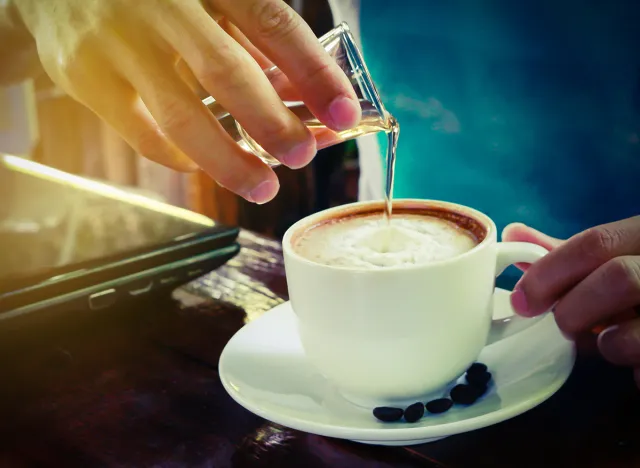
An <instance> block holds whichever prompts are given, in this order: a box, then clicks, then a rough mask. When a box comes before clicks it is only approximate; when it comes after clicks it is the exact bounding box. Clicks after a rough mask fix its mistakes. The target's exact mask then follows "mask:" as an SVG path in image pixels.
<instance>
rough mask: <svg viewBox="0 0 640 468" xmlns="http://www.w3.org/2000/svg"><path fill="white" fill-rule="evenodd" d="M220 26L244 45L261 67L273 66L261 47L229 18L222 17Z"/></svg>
mask: <svg viewBox="0 0 640 468" xmlns="http://www.w3.org/2000/svg"><path fill="white" fill-rule="evenodd" d="M218 24H219V25H220V27H221V28H222V29H223V30H224V31H225V32H226V33H227V34H228V35H229V36H231V37H232V38H233V39H235V41H236V42H237V43H238V44H240V45H241V46H242V48H243V49H244V50H246V51H247V52H249V55H251V56H252V57H253V59H254V60H255V61H256V62H257V63H258V65H259V66H260V68H262V69H263V70H266V69H268V68H271V67H273V62H272V61H271V60H269V59H268V58H267V56H266V55H264V54H263V53H262V52H260V49H258V48H257V47H256V46H254V45H253V43H252V42H251V41H250V40H249V38H248V37H247V36H245V35H244V33H243V32H242V31H240V29H238V28H237V27H236V26H235V25H234V24H233V23H232V22H231V21H229V19H228V18H224V17H223V18H221V19H220V21H218Z"/></svg>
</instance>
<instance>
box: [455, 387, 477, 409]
mask: <svg viewBox="0 0 640 468" xmlns="http://www.w3.org/2000/svg"><path fill="white" fill-rule="evenodd" d="M449 395H450V396H451V399H452V400H453V401H454V402H455V403H459V404H461V405H470V404H472V403H475V401H476V400H477V399H478V398H479V397H480V395H478V390H477V389H476V388H474V387H472V386H471V385H466V384H458V385H456V386H455V387H453V388H452V389H451V392H450V394H449Z"/></svg>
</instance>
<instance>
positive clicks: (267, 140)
mask: <svg viewBox="0 0 640 468" xmlns="http://www.w3.org/2000/svg"><path fill="white" fill-rule="evenodd" d="M168 4H169V3H167V4H163V5H168ZM163 8H167V7H166V6H164V7H163ZM163 19H164V21H163V22H160V21H157V22H153V27H154V28H155V30H156V31H157V33H158V34H159V35H160V36H161V37H163V38H164V39H165V40H166V41H167V42H168V43H169V44H170V45H171V46H172V47H173V48H174V49H175V50H176V51H177V52H178V53H179V54H180V55H181V56H182V57H183V59H184V60H185V61H186V62H187V63H188V65H189V67H190V68H191V70H192V71H193V73H194V75H195V76H196V77H197V78H198V81H199V82H200V83H201V84H202V86H203V87H204V88H205V89H206V90H207V92H208V93H210V94H211V96H213V97H214V98H215V99H216V101H217V102H218V103H220V104H221V105H222V106H223V107H224V108H225V109H226V110H227V111H229V112H230V113H231V115H233V117H234V118H235V119H236V120H237V121H238V122H239V123H240V125H242V127H243V128H244V129H245V130H246V131H247V132H248V133H249V134H250V135H251V136H252V137H253V138H254V139H255V140H256V141H257V142H258V143H259V144H260V145H261V146H262V147H263V148H264V149H265V150H266V151H267V152H268V153H269V154H271V155H273V156H274V157H275V158H277V159H278V160H280V161H281V162H283V163H284V164H286V165H287V166H289V167H291V168H299V167H302V166H305V165H306V164H308V163H309V162H310V161H311V159H313V157H314V156H315V154H316V145H315V140H314V139H313V137H312V135H311V132H309V130H308V129H307V128H306V127H305V126H304V124H303V123H302V122H301V121H300V119H298V118H297V117H296V116H295V115H294V114H293V112H291V111H290V110H289V109H288V108H287V107H286V106H285V104H284V103H283V102H282V99H280V97H279V96H278V94H277V93H276V91H275V90H274V89H273V87H272V86H271V85H270V83H269V80H268V79H267V77H266V76H265V74H264V73H263V71H262V69H261V68H260V66H259V65H258V64H257V63H256V62H255V60H253V59H252V58H251V56H250V55H249V54H248V53H247V52H246V51H245V50H244V49H243V48H242V47H241V46H240V45H239V44H238V43H237V42H236V41H234V40H233V39H232V38H231V37H229V35H228V34H227V33H225V32H224V31H223V30H222V28H220V26H218V24H217V23H216V22H215V21H213V20H212V19H211V17H209V15H208V14H207V13H206V11H205V10H204V9H203V8H202V6H201V5H200V4H198V3H188V2H187V3H184V4H183V5H182V6H181V7H175V8H173V9H172V10H171V11H170V12H169V13H168V14H166V15H164V16H163Z"/></svg>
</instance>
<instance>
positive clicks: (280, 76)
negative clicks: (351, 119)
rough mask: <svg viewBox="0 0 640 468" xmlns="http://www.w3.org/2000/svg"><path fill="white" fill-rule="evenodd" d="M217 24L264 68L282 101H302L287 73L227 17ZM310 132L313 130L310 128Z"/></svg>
mask: <svg viewBox="0 0 640 468" xmlns="http://www.w3.org/2000/svg"><path fill="white" fill-rule="evenodd" d="M218 24H219V25H220V27H222V28H223V29H224V30H225V31H226V32H227V34H229V35H230V36H231V37H232V38H234V39H235V40H236V42H237V43H238V44H240V45H241V46H242V47H243V48H244V49H245V50H246V51H247V52H248V53H249V54H250V55H251V56H252V57H253V59H254V60H255V61H256V62H258V65H260V67H261V68H262V69H263V70H264V72H265V74H266V76H267V79H268V80H269V82H271V86H273V88H274V89H275V90H276V92H277V93H278V96H280V99H282V100H283V101H302V100H303V99H302V95H301V94H300V92H299V91H298V90H297V89H296V88H295V87H294V86H293V84H292V83H291V81H290V80H289V78H288V77H287V75H285V74H284V73H283V72H282V70H280V69H279V68H276V67H275V66H274V64H273V62H271V60H269V59H268V58H267V57H266V56H265V55H264V54H263V53H262V52H260V50H259V49H258V48H257V47H256V46H254V45H253V43H252V42H251V41H250V40H249V39H248V38H247V36H245V35H244V33H243V32H242V31H240V29H238V28H237V27H236V26H235V25H234V24H233V23H231V22H230V21H229V20H228V19H227V18H223V19H221V20H220V21H219V22H218ZM312 133H314V132H313V130H312Z"/></svg>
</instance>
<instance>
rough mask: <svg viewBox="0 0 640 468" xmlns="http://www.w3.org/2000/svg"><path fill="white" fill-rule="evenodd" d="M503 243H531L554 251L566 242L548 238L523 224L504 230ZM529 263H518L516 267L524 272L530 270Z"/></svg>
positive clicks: (515, 224) (507, 227)
mask: <svg viewBox="0 0 640 468" xmlns="http://www.w3.org/2000/svg"><path fill="white" fill-rule="evenodd" d="M502 241H503V242H529V243H531V244H536V245H540V246H542V247H544V248H545V249H547V250H553V249H555V248H556V247H559V246H560V245H561V244H562V243H563V242H564V241H562V240H560V239H556V238H555V237H551V236H548V235H546V234H544V233H542V232H540V231H538V230H536V229H533V228H531V227H529V226H526V225H524V224H522V223H512V224H509V225H508V226H506V227H505V228H504V229H503V230H502ZM529 265H530V264H529V263H517V264H516V266H517V267H518V268H520V269H521V270H522V271H526V270H527V269H528V268H529Z"/></svg>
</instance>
